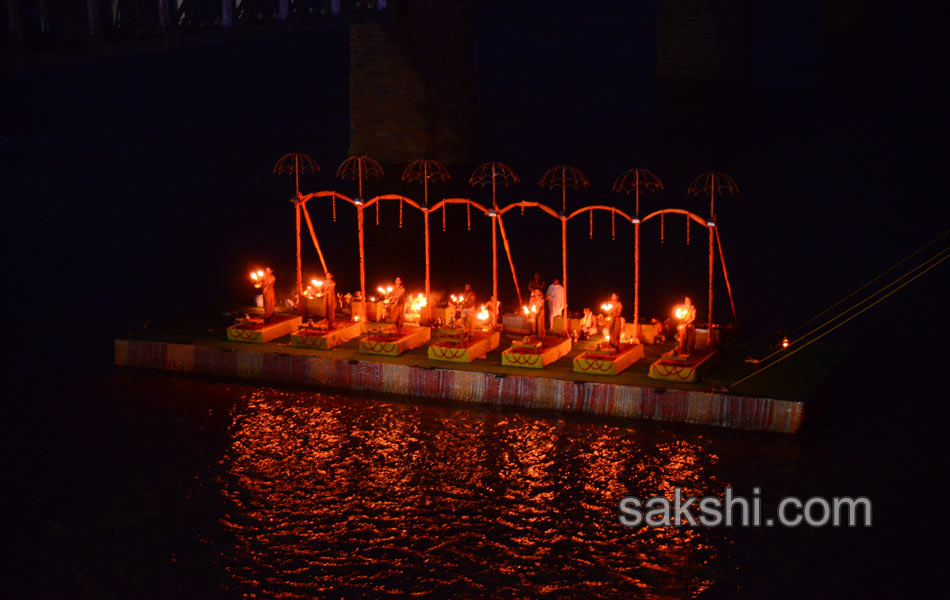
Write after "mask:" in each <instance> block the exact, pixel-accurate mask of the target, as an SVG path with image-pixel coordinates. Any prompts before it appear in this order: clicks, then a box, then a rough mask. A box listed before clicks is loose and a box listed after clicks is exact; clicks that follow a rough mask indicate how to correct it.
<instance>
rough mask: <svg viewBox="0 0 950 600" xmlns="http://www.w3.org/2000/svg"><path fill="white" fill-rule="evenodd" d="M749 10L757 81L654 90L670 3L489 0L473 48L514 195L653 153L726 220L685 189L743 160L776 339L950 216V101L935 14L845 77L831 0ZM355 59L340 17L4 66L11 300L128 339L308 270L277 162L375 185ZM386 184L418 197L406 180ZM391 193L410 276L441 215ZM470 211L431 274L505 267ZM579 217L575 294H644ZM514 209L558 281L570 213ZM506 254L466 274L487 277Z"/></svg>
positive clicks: (743, 254) (343, 234)
mask: <svg viewBox="0 0 950 600" xmlns="http://www.w3.org/2000/svg"><path fill="white" fill-rule="evenodd" d="M902 6H903V5H902ZM751 7H752V12H751V18H752V23H753V26H752V30H753V32H754V33H753V35H752V39H751V41H750V45H751V47H750V57H751V59H750V73H751V77H750V80H749V82H748V84H747V85H743V86H698V87H692V88H687V89H671V88H670V87H669V86H666V85H664V84H663V82H660V81H657V80H656V79H655V78H654V76H653V74H654V72H655V65H656V50H655V44H656V39H655V38H656V33H655V23H656V15H657V7H656V3H654V2H642V3H631V2H619V1H618V2H602V3H597V4H596V6H591V7H583V6H581V5H580V4H578V3H566V2H565V3H554V4H552V3H549V2H544V3H542V2H485V3H478V8H477V9H476V12H475V17H474V18H475V21H474V23H475V49H474V52H475V66H476V77H477V100H478V102H477V106H478V111H479V121H478V129H477V133H478V144H479V152H480V154H481V158H482V159H483V160H501V161H504V162H508V163H510V164H512V165H513V166H514V167H515V168H516V169H517V170H518V171H519V173H520V174H521V175H522V180H523V182H522V184H521V185H520V186H519V187H517V188H515V189H514V190H512V191H510V192H506V194H507V196H504V197H503V198H507V199H508V200H514V199H522V198H523V199H531V200H542V201H548V202H555V201H556V194H554V193H550V192H549V193H544V192H541V191H540V190H538V189H537V187H536V185H535V184H536V181H537V179H538V177H539V176H540V174H541V173H542V172H543V171H544V170H545V169H546V168H548V167H549V166H552V165H554V164H558V163H568V164H573V165H576V166H578V167H579V168H581V169H582V170H583V171H585V172H586V173H587V175H588V176H589V178H590V179H591V182H592V189H591V190H590V192H587V193H582V194H576V195H575V196H572V199H571V200H570V201H569V202H571V203H572V204H574V205H575V206H579V205H581V204H583V203H592V202H615V203H618V204H620V205H622V206H629V205H630V201H629V200H626V199H618V198H617V197H616V196H614V195H613V194H611V193H610V185H611V183H612V182H613V179H614V177H616V175H617V174H619V173H620V172H621V171H622V170H624V169H626V168H629V167H631V166H637V165H642V166H647V167H649V168H651V169H652V170H654V171H656V172H657V173H658V174H660V176H661V177H662V178H663V180H664V182H665V183H666V187H667V189H666V191H665V192H663V193H662V194H660V195H658V196H654V197H650V198H647V199H646V200H644V206H645V208H646V209H653V208H658V207H661V206H680V207H684V208H690V209H692V210H695V211H697V212H701V213H704V212H705V208H704V207H705V206H707V203H706V202H705V201H704V200H700V199H696V198H689V197H687V196H686V194H685V188H686V185H687V184H688V183H689V181H690V180H691V179H692V177H693V176H694V175H696V174H698V173H699V172H701V171H705V170H709V169H716V170H722V171H725V172H727V173H729V174H730V175H732V176H733V177H734V178H735V179H736V180H737V181H738V182H739V185H740V186H741V187H742V190H743V194H742V196H741V197H739V198H735V199H732V198H728V199H725V200H723V201H722V203H721V204H720V205H719V206H720V210H719V212H720V223H721V226H722V229H721V231H722V236H723V245H724V249H725V252H726V257H727V259H728V266H729V271H730V278H731V279H732V282H733V287H734V288H735V290H736V296H737V304H738V310H739V313H740V314H739V317H740V319H745V321H744V322H745V323H746V324H747V325H749V328H750V329H751V330H753V331H751V332H755V331H760V330H762V329H765V328H775V327H783V326H789V325H793V324H795V323H797V322H800V321H801V320H803V319H804V318H806V317H808V316H810V315H811V314H813V313H814V312H816V311H817V310H820V309H821V308H823V307H825V306H826V305H827V304H829V303H830V302H832V301H834V300H835V299H837V298H838V297H840V296H841V295H843V294H844V293H847V292H848V291H850V290H851V289H852V288H853V287H855V286H857V285H859V284H860V283H863V282H864V281H865V280H866V279H868V278H870V277H872V276H873V275H875V274H876V273H878V272H879V271H880V270H882V269H883V268H885V267H886V266H888V265H890V264H891V263H893V262H894V261H896V260H897V259H899V258H900V257H902V256H904V255H905V254H906V253H908V252H909V251H911V250H913V249H915V248H916V247H917V246H919V245H920V244H922V243H924V242H925V241H928V240H930V239H931V238H933V237H934V236H935V235H937V234H938V233H940V232H941V231H942V230H943V229H944V227H945V226H944V225H943V224H942V223H941V222H940V221H939V219H937V218H936V217H938V216H939V217H945V216H946V215H947V210H946V205H945V203H944V202H937V201H935V200H933V198H936V197H939V194H941V193H942V188H940V187H939V186H938V185H937V178H938V175H937V174H938V173H940V172H941V170H942V163H943V162H944V159H945V157H946V156H945V155H946V153H945V152H940V151H938V150H937V148H938V147H937V146H935V145H934V144H933V140H935V139H937V132H938V131H937V130H938V126H939V125H940V124H941V122H942V121H941V120H940V119H938V118H937V117H938V116H939V115H940V110H939V109H940V108H941V107H942V104H941V99H942V98H943V94H944V92H945V90H944V86H943V83H942V81H941V79H940V78H939V77H938V75H939V71H938V69H937V67H936V66H935V65H936V63H937V61H936V60H935V59H934V58H933V57H932V55H931V54H930V52H931V50H930V48H932V46H933V45H935V38H934V37H933V36H930V35H928V34H926V33H924V32H925V31H926V30H927V29H926V27H924V24H925V22H926V21H927V16H928V15H924V14H923V13H922V12H920V11H916V10H912V9H910V8H906V7H903V8H895V9H894V11H893V14H892V15H890V17H891V18H892V21H889V23H888V29H887V31H888V35H887V36H886V38H885V39H882V40H881V41H880V43H879V44H878V43H876V42H875V43H873V44H869V43H868V40H867V39H861V40H856V41H855V44H864V46H863V47H869V48H873V49H874V52H873V53H870V54H868V55H866V56H865V55H862V54H861V53H860V52H859V53H858V58H856V59H854V58H852V59H851V60H853V61H854V62H853V64H852V65H851V66H852V67H853V68H852V69H849V70H846V71H842V70H841V69H840V68H838V69H836V70H832V69H831V68H830V67H829V65H830V64H831V62H832V58H834V57H833V56H832V50H830V49H829V47H828V46H829V44H828V38H827V35H826V33H825V32H824V29H823V27H824V25H823V22H822V19H821V15H820V9H821V3H818V2H803V3H789V5H788V6H784V7H783V9H782V11H781V13H777V12H775V8H774V6H773V5H772V4H771V3H767V2H753V3H752V4H751ZM835 41H836V42H841V41H842V40H835ZM845 42H847V40H845ZM348 65H349V58H348V47H347V32H346V30H345V29H344V28H342V27H340V28H331V29H325V30H320V31H316V32H308V33H294V34H286V35H281V36H274V37H265V38H258V39H253V40H249V41H243V42H233V43H221V44H212V45H207V46H198V47H191V48H184V49H178V50H173V51H167V52H159V53H149V54H134V55H129V56H123V57H118V58H111V59H101V60H96V61H88V62H80V63H74V64H63V65H59V66H53V67H45V68H36V69H31V70H24V71H18V72H8V73H5V74H4V75H3V77H4V79H5V85H4V89H5V90H7V92H6V93H5V95H4V101H3V103H4V112H3V114H4V118H3V126H2V130H0V152H2V153H3V155H4V160H3V163H4V165H5V167H6V168H7V169H8V172H7V174H6V175H5V176H4V181H5V186H4V187H5V189H6V191H7V194H6V195H7V202H6V206H7V207H8V208H7V210H8V217H7V219H6V223H7V227H8V232H7V235H6V236H5V237H6V241H7V258H8V262H10V263H11V264H10V271H9V272H8V277H10V279H11V280H12V281H15V282H17V285H16V286H15V289H17V290H22V294H21V293H12V294H8V295H7V301H8V303H10V305H9V309H10V310H15V311H19V310H21V309H22V304H23V302H24V301H26V302H28V303H29V306H30V307H31V309H33V310H38V311H42V312H52V313H54V314H55V313H57V312H60V311H65V310H69V309H70V307H72V308H79V309H81V310H82V311H83V312H84V313H86V314H88V315H90V317H91V318H89V319H84V320H83V324H82V326H83V327H90V328H91V327H95V328H96V329H97V330H100V331H101V330H102V329H108V330H109V333H110V334H111V333H113V332H120V331H122V330H124V329H127V328H130V327H134V326H136V324H138V323H141V322H142V321H143V320H144V319H148V318H151V319H153V320H154V319H157V318H159V317H161V316H167V315H172V314H177V313H180V312H187V311H189V310H192V309H194V308H195V307H197V306H203V305H207V304H208V303H212V302H215V301H219V300H220V299H221V297H222V296H223V295H224V296H226V295H229V294H234V293H237V291H238V290H240V289H241V284H242V283H243V273H244V272H245V269H246V266H247V265H248V264H253V263H254V262H255V261H260V260H267V261H271V262H273V263H274V264H275V265H276V266H277V267H278V269H279V274H281V275H282V279H281V282H282V283H283V284H284V285H289V284H290V283H291V280H292V261H293V237H292V236H293V233H292V232H293V229H292V210H291V208H290V204H289V203H288V202H287V200H286V198H287V197H288V196H289V195H290V192H291V191H292V187H291V184H290V182H289V180H287V179H286V178H278V177H275V176H273V175H271V174H270V168H271V166H272V164H273V162H274V160H275V159H276V158H277V157H279V156H280V155H281V154H283V153H285V152H289V151H304V152H308V153H310V154H312V155H314V156H315V157H317V159H318V160H319V161H320V163H321V165H322V166H323V173H322V174H320V175H318V176H315V177H312V178H309V179H307V180H306V182H305V185H306V186H307V188H308V189H317V188H320V189H326V188H330V187H334V186H335V187H337V188H338V189H340V190H341V191H344V192H347V193H353V191H352V189H350V187H349V184H348V183H339V184H338V183H336V182H335V181H334V180H333V179H332V173H333V171H334V170H335V168H336V165H337V164H338V163H339V162H340V161H341V160H342V159H343V158H344V157H345V156H346V154H347V147H348V136H349V129H348V127H349V124H348V97H347V93H348V92H347V76H348V68H349V67H348ZM842 75H846V76H842ZM10 91H12V92H13V93H10ZM401 168H402V165H398V166H395V168H390V169H389V170H390V174H391V175H392V174H393V173H398V172H399V171H400V170H401ZM470 170H471V167H465V168H459V169H457V170H456V171H457V172H454V173H453V174H454V177H455V179H456V184H455V185H454V186H446V188H445V190H444V193H446V194H449V193H451V194H456V195H466V196H467V195H470V194H471V191H470V190H469V189H468V188H467V186H465V185H464V181H465V180H466V179H467V176H468V173H469V172H470ZM377 185H379V186H380V187H379V189H376V190H375V192H376V193H380V192H384V191H386V192H389V191H393V192H404V193H407V194H408V195H412V196H419V195H420V191H419V190H418V189H414V188H412V187H403V186H402V185H401V184H400V183H398V182H397V181H395V177H392V178H388V179H387V181H386V182H384V183H381V184H377ZM384 186H385V187H384ZM476 197H477V193H476ZM389 208H390V210H389V212H388V213H387V214H385V215H384V225H386V227H382V228H381V229H380V231H378V232H377V231H375V230H370V235H369V236H368V241H367V248H368V250H367V252H368V258H369V266H368V269H369V283H370V284H371V285H372V283H373V282H374V281H376V280H377V279H381V278H383V277H389V276H390V275H391V274H392V272H393V270H394V269H401V270H403V272H404V274H405V275H407V276H408V279H409V280H410V284H411V285H410V287H414V286H413V285H412V283H413V282H415V283H416V284H421V280H420V278H421V248H422V245H421V239H420V238H421V236H420V235H417V234H418V229H419V228H418V225H413V224H412V223H410V222H409V221H408V220H407V228H406V230H404V231H399V230H396V229H395V228H394V227H392V224H393V223H394V220H395V218H396V216H395V210H394V209H392V208H391V207H389ZM314 212H315V218H316V220H317V223H318V228H319V227H321V226H322V227H323V228H322V229H321V239H322V241H323V244H324V245H325V246H326V248H327V255H328V260H329V261H330V264H331V268H333V269H334V270H336V271H337V272H338V274H339V278H340V279H342V283H343V287H346V288H349V289H356V287H357V286H358V282H357V281H356V279H355V278H356V273H357V271H356V268H357V265H356V262H355V259H354V256H355V255H354V253H355V247H356V245H355V235H354V234H353V232H352V227H351V221H352V217H351V216H341V220H340V222H339V223H338V224H336V225H335V226H334V225H330V224H327V225H322V223H325V221H326V220H327V218H328V217H329V209H328V208H327V207H324V210H323V212H322V213H321V212H320V211H319V210H315V211H314ZM449 218H450V221H453V223H452V224H450V231H449V233H448V234H447V235H443V234H442V233H441V231H438V232H434V239H433V244H434V245H439V244H442V245H441V246H439V247H440V254H439V256H438V257H437V260H436V261H435V262H434V264H433V270H434V271H433V277H434V279H435V280H438V281H443V282H447V283H448V284H450V285H458V284H460V283H461V280H459V277H460V275H459V265H468V264H469V261H472V259H471V256H472V255H475V256H480V257H481V256H486V257H487V256H488V254H487V252H488V245H487V243H486V242H487V240H488V239H489V238H488V236H487V235H481V233H482V232H483V231H488V228H487V226H486V227H483V226H482V225H480V224H476V225H475V227H474V231H473V232H472V233H471V234H468V233H465V232H464V211H462V209H458V213H455V214H450V217H449ZM370 220H371V219H370ZM581 221H583V222H577V223H574V222H572V224H571V233H570V257H571V265H570V267H569V269H570V270H569V274H570V276H571V278H572V279H571V282H572V286H573V287H572V291H571V296H572V300H571V302H572V304H575V305H576V304H581V303H584V304H586V303H591V302H596V301H597V300H598V298H600V296H601V295H602V294H604V293H606V292H607V291H608V290H609V289H610V287H611V286H612V285H618V286H619V287H620V289H621V291H622V292H624V293H629V292H630V291H632V273H631V271H632V264H631V260H632V256H631V254H632V253H631V252H630V251H629V248H628V247H625V246H623V245H622V244H621V243H619V242H614V243H611V242H610V237H609V227H610V224H609V219H608V218H606V217H601V219H598V221H597V222H596V223H595V229H596V235H595V239H594V240H593V241H590V240H588V239H587V235H586V230H587V221H586V219H582V220H581ZM506 224H508V228H509V232H510V235H511V238H512V240H513V242H512V244H513V248H512V249H513V252H514V255H515V260H516V263H517V265H516V266H517V267H518V269H519V276H520V278H521V279H522V280H526V279H527V278H528V276H529V275H530V273H531V272H533V271H534V270H542V271H544V272H545V274H546V276H547V277H548V278H550V277H551V276H553V275H554V274H556V272H557V271H559V256H558V252H557V250H558V248H557V241H556V238H555V237H553V236H556V234H557V228H556V225H555V224H554V223H553V221H552V223H550V224H548V223H545V221H543V220H541V219H540V217H537V218H534V219H532V218H529V217H525V218H524V219H521V218H520V217H514V218H511V219H508V223H506ZM654 226H655V224H653V225H651V226H644V232H643V233H644V240H645V246H644V249H645V251H644V263H643V270H644V271H643V276H644V283H645V285H644V290H643V294H644V298H643V303H644V312H645V313H646V314H647V316H650V315H651V313H654V314H655V313H656V312H658V311H660V310H663V308H664V307H665V306H666V303H667V302H668V301H669V299H670V297H672V296H673V295H675V294H680V293H684V292H688V293H693V294H694V295H696V296H699V297H702V296H704V295H705V294H704V292H703V291H702V290H704V289H705V275H704V264H705V262H704V261H705V256H704V252H705V245H704V244H703V243H696V242H694V243H693V245H692V246H690V247H689V248H685V247H684V246H683V240H682V238H683V235H684V232H683V223H682V221H681V220H677V221H674V220H671V221H670V222H668V223H667V231H666V234H667V243H666V244H665V245H664V246H662V247H660V246H659V245H657V244H654V245H653V246H649V245H646V244H647V242H648V241H649V240H653V241H654V242H655V241H656V238H657V237H658V234H659V232H658V231H655V230H652V231H651V227H654ZM623 231H624V230H623V227H622V226H620V225H619V224H618V233H620V234H621V236H623V235H624V233H623ZM692 233H693V235H694V236H696V238H694V239H697V240H699V238H700V237H701V232H699V231H698V230H697V229H695V228H694V229H693V231H692ZM547 235H551V236H552V242H551V244H547V242H546V241H545V240H546V237H545V236H547ZM627 235H628V236H629V232H628V233H627ZM305 244H306V241H305ZM305 248H307V246H306V245H305ZM394 250H395V251H394ZM308 251H309V253H310V254H313V252H312V249H310V250H308ZM605 256H610V257H613V259H612V260H611V261H610V262H609V263H608V264H607V265H605V264H604V263H605V261H604V260H603V257H605ZM306 260H307V261H308V262H309V264H313V265H315V264H316V263H315V262H314V261H315V256H309V255H306ZM394 260H395V261H396V264H392V263H393V261H394ZM684 265H685V266H684ZM487 268H488V263H487V262H486V261H484V260H480V261H478V262H477V264H476V261H472V262H471V266H468V267H466V269H471V270H472V272H475V273H477V274H476V275H475V280H476V281H475V282H476V284H477V285H478V286H480V287H481V288H482V289H487V287H488V285H489V279H488V275H489V272H488V271H487ZM500 281H501V282H502V299H503V300H505V299H506V297H507V298H510V297H513V290H512V289H511V285H510V278H509V276H508V273H507V271H504V270H502V271H500ZM616 281H619V282H620V283H619V284H614V283H613V282H616ZM506 286H507V287H506ZM694 290H695V291H694ZM723 292H724V290H722V289H721V288H720V289H719V294H720V297H719V300H717V311H718V312H719V314H725V311H726V310H727V305H726V304H723V303H721V302H724V298H723V296H724V293H723ZM575 294H577V295H578V296H577V298H576V300H575V299H574V298H573V297H574V296H575ZM24 299H25V300H24ZM93 324H95V325H93ZM101 324H105V325H106V326H105V327H104V328H103V327H101ZM107 337H108V336H103V343H104V344H106V343H108V339H107Z"/></svg>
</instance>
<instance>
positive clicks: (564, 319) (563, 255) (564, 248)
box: [561, 215, 567, 334]
mask: <svg viewBox="0 0 950 600" xmlns="http://www.w3.org/2000/svg"><path fill="white" fill-rule="evenodd" d="M561 284H562V285H563V286H564V315H563V316H562V317H561V327H562V329H563V331H564V333H565V334H566V333H567V216H566V215H565V216H562V217H561Z"/></svg>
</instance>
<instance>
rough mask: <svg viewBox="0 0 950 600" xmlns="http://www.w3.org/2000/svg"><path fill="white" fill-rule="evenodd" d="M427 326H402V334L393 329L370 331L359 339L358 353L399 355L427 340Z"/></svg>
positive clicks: (428, 334)
mask: <svg viewBox="0 0 950 600" xmlns="http://www.w3.org/2000/svg"><path fill="white" fill-rule="evenodd" d="M429 336H430V331H429V328H428V327H403V333H402V335H397V334H396V332H395V331H394V330H390V331H385V332H384V331H379V332H374V333H370V334H369V335H367V336H366V337H364V338H363V339H361V340H360V353H362V354H379V355H382V356H399V355H400V354H402V353H403V352H405V351H406V350H411V349H413V348H418V347H419V346H421V345H423V344H425V343H426V342H428V341H429Z"/></svg>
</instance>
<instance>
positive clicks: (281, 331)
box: [228, 313, 301, 344]
mask: <svg viewBox="0 0 950 600" xmlns="http://www.w3.org/2000/svg"><path fill="white" fill-rule="evenodd" d="M300 321H301V318H300V316H299V315H286V314H281V313H275V314H274V315H273V316H272V317H271V320H270V321H268V322H267V323H264V322H263V321H262V320H261V319H259V318H258V319H252V320H250V321H241V322H240V323H236V324H235V325H231V326H230V327H228V341H229V342H247V343H249V344H263V343H265V342H269V341H271V340H276V339H277V338H279V337H283V336H285V335H289V334H291V333H293V332H295V331H297V328H298V327H299V326H300Z"/></svg>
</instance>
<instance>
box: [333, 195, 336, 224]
mask: <svg viewBox="0 0 950 600" xmlns="http://www.w3.org/2000/svg"><path fill="white" fill-rule="evenodd" d="M333 222H334V223H336V196H333Z"/></svg>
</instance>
